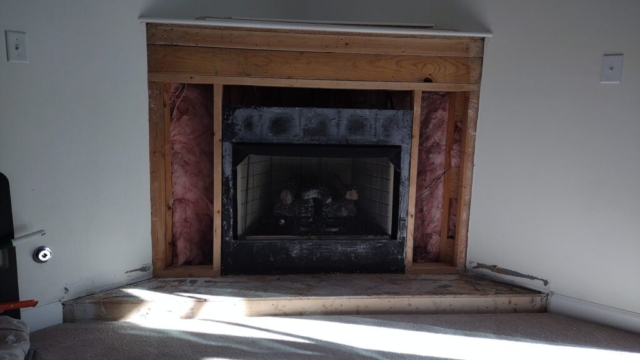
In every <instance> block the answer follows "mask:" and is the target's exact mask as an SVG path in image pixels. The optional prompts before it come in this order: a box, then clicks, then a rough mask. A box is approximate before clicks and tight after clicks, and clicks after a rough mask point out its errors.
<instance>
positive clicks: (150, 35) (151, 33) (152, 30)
mask: <svg viewBox="0 0 640 360" xmlns="http://www.w3.org/2000/svg"><path fill="white" fill-rule="evenodd" d="M157 28H158V24H152V23H147V44H154V43H156V34H157V31H156V30H157Z"/></svg>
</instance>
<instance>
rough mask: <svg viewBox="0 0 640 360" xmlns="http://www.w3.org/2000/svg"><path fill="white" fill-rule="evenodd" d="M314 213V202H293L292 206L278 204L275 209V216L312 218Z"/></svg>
mask: <svg viewBox="0 0 640 360" xmlns="http://www.w3.org/2000/svg"><path fill="white" fill-rule="evenodd" d="M313 213H314V206H313V200H300V199H297V200H293V201H292V202H291V203H290V204H276V206H274V208H273V214H274V215H275V216H289V217H293V216H298V217H312V216H313Z"/></svg>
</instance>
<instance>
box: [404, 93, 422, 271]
mask: <svg viewBox="0 0 640 360" xmlns="http://www.w3.org/2000/svg"><path fill="white" fill-rule="evenodd" d="M421 112H422V91H420V90H415V91H414V92H413V124H412V129H411V162H410V165H409V211H408V213H407V214H408V215H407V245H406V246H407V250H406V251H405V256H406V257H405V272H409V271H410V268H411V266H412V265H413V231H414V225H415V220H416V189H417V183H416V181H417V178H418V146H419V144H420V119H421Z"/></svg>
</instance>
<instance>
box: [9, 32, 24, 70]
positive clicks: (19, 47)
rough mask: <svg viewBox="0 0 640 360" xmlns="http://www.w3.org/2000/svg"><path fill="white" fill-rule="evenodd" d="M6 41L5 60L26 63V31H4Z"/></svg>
mask: <svg viewBox="0 0 640 360" xmlns="http://www.w3.org/2000/svg"><path fill="white" fill-rule="evenodd" d="M4 34H5V39H6V42H7V61H10V62H21V63H28V62H29V58H28V57H27V33H26V32H21V31H8V30H7V31H5V33H4Z"/></svg>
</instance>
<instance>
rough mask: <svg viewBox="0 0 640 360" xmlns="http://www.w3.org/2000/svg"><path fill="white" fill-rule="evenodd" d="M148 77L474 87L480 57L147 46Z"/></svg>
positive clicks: (477, 75)
mask: <svg viewBox="0 0 640 360" xmlns="http://www.w3.org/2000/svg"><path fill="white" fill-rule="evenodd" d="M147 55H148V56H147V57H148V62H149V73H152V74H159V73H170V74H171V73H174V74H180V73H182V74H198V75H216V76H242V77H263V78H291V79H318V80H361V81H402V82H415V83H422V82H434V83H478V81H479V69H480V67H481V59H480V58H462V57H435V56H434V57H425V56H415V55H370V54H325V53H310V52H292V51H267V50H243V49H220V48H198V47H183V46H159V45H149V46H148V54H147Z"/></svg>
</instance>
